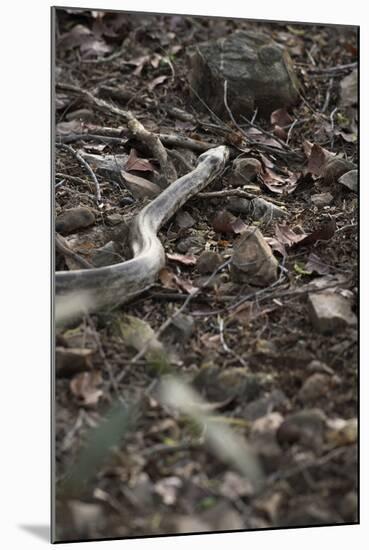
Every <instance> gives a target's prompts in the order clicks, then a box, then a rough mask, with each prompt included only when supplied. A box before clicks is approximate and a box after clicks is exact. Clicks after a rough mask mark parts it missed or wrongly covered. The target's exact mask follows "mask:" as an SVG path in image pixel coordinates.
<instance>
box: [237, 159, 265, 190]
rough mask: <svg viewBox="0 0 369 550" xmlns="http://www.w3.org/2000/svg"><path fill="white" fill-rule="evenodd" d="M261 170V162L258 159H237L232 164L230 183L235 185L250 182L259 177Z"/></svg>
mask: <svg viewBox="0 0 369 550" xmlns="http://www.w3.org/2000/svg"><path fill="white" fill-rule="evenodd" d="M261 170H262V165H261V162H260V161H259V160H257V159H254V158H246V159H235V160H234V161H233V165H232V173H231V178H230V183H231V185H233V186H234V187H238V186H239V185H245V184H247V183H250V182H252V181H254V180H255V179H256V178H257V176H258V175H259V174H260V173H261Z"/></svg>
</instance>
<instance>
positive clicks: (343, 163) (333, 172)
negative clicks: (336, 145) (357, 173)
mask: <svg viewBox="0 0 369 550" xmlns="http://www.w3.org/2000/svg"><path fill="white" fill-rule="evenodd" d="M355 168H356V165H355V164H354V163H353V162H350V161H349V160H346V159H342V158H339V157H333V158H332V159H330V160H328V161H327V162H326V164H325V165H324V167H323V170H322V176H323V178H324V183H326V184H328V185H331V184H333V183H336V182H337V181H338V179H339V178H340V177H341V176H342V175H343V174H346V172H349V171H350V170H354V169H355Z"/></svg>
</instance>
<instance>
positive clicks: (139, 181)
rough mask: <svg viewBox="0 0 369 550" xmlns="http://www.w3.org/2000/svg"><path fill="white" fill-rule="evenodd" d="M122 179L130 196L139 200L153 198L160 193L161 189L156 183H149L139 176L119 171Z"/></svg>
mask: <svg viewBox="0 0 369 550" xmlns="http://www.w3.org/2000/svg"><path fill="white" fill-rule="evenodd" d="M121 174H122V177H123V179H124V181H125V182H126V184H127V187H128V189H129V190H130V192H131V193H132V195H133V196H134V197H136V198H139V199H145V198H146V197H148V198H150V199H151V198H154V197H156V196H157V195H159V193H161V191H162V190H161V188H160V187H159V185H156V183H153V182H152V181H149V180H147V179H145V178H141V177H140V176H136V175H134V174H130V173H129V172H125V171H124V170H122V171H121Z"/></svg>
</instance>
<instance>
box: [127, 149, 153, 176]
mask: <svg viewBox="0 0 369 550" xmlns="http://www.w3.org/2000/svg"><path fill="white" fill-rule="evenodd" d="M124 169H125V170H127V172H129V171H130V170H136V171H140V172H153V171H154V166H153V165H152V164H151V162H150V161H149V160H147V159H142V158H138V156H137V152H136V149H131V150H130V153H129V156H128V159H127V162H126V164H125V166H124Z"/></svg>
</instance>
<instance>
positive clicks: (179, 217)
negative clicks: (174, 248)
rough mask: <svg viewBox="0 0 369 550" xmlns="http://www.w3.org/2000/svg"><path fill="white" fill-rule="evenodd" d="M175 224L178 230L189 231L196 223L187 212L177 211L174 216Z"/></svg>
mask: <svg viewBox="0 0 369 550" xmlns="http://www.w3.org/2000/svg"><path fill="white" fill-rule="evenodd" d="M176 223H177V225H178V227H179V228H180V229H189V228H190V227H192V226H193V225H195V223H196V221H195V220H194V219H193V217H192V216H191V214H190V213H189V212H187V210H179V211H178V212H177V214H176Z"/></svg>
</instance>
